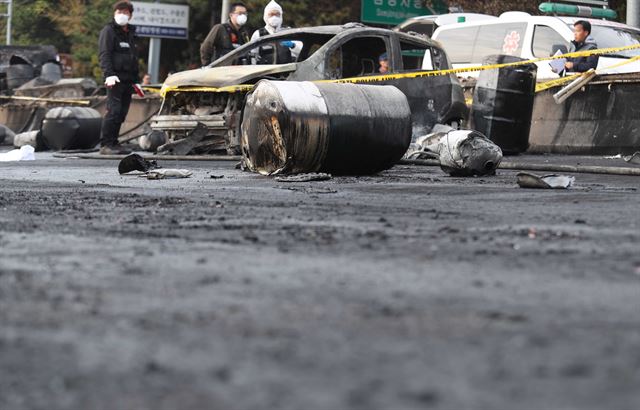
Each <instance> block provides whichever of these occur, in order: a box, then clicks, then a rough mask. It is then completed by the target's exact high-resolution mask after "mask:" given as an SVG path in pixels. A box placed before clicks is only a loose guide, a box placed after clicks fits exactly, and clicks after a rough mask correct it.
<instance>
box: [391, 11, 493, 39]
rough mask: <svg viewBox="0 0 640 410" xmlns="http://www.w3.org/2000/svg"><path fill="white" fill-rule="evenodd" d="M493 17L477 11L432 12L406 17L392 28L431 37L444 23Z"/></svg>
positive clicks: (491, 18) (490, 18)
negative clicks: (426, 14) (425, 14)
mask: <svg viewBox="0 0 640 410" xmlns="http://www.w3.org/2000/svg"><path fill="white" fill-rule="evenodd" d="M493 19H497V17H496V16H490V15H488V14H478V13H447V14H432V15H428V16H416V17H411V18H408V19H406V20H405V21H403V22H402V23H400V24H398V25H397V26H395V27H394V28H393V29H394V30H395V31H402V32H405V33H408V32H410V31H413V32H414V33H418V34H424V35H427V36H429V37H431V36H432V35H433V32H434V31H435V30H436V29H437V28H438V27H440V26H444V25H445V24H453V23H460V22H472V21H480V20H493Z"/></svg>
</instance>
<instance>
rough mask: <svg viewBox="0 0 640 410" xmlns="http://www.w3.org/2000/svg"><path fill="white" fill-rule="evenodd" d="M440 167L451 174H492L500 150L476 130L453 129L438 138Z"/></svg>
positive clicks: (500, 157)
mask: <svg viewBox="0 0 640 410" xmlns="http://www.w3.org/2000/svg"><path fill="white" fill-rule="evenodd" d="M439 152H440V167H441V168H442V170H443V171H444V172H446V173H447V174H449V175H451V176H474V175H478V176H481V175H493V174H495V172H496V168H498V165H500V161H502V150H501V149H500V147H498V146H497V145H496V144H494V143H493V142H492V141H491V140H489V139H488V138H487V137H485V136H484V135H482V134H481V133H479V132H477V131H471V130H455V131H450V132H448V133H447V134H446V135H445V136H443V137H442V138H441V139H440V143H439Z"/></svg>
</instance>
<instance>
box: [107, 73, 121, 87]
mask: <svg viewBox="0 0 640 410" xmlns="http://www.w3.org/2000/svg"><path fill="white" fill-rule="evenodd" d="M119 82H120V79H119V78H118V76H117V75H112V76H111V77H107V79H106V80H104V85H106V86H107V87H109V88H111V87H113V86H114V85H116V83H119Z"/></svg>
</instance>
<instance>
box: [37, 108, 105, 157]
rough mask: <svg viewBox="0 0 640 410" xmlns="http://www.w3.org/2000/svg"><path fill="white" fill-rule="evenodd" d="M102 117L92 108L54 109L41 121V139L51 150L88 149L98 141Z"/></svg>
mask: <svg viewBox="0 0 640 410" xmlns="http://www.w3.org/2000/svg"><path fill="white" fill-rule="evenodd" d="M101 125H102V117H101V116H100V113H99V112H98V111H96V110H94V109H93V108H86V107H56V108H52V109H50V110H49V111H47V114H46V115H45V117H44V120H43V121H42V138H43V140H44V143H45V144H46V145H47V147H49V148H51V149H53V150H64V149H89V148H93V147H95V146H96V145H97V144H98V141H100V127H101Z"/></svg>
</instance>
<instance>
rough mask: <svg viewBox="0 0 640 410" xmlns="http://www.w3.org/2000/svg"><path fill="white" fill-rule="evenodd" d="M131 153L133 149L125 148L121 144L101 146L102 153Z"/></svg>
mask: <svg viewBox="0 0 640 410" xmlns="http://www.w3.org/2000/svg"><path fill="white" fill-rule="evenodd" d="M128 154H131V150H128V149H126V148H124V147H123V146H121V145H103V146H102V147H100V155H128Z"/></svg>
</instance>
